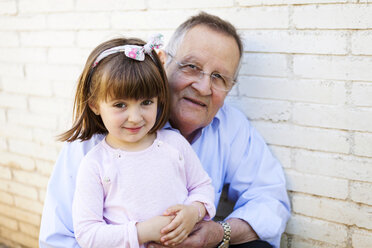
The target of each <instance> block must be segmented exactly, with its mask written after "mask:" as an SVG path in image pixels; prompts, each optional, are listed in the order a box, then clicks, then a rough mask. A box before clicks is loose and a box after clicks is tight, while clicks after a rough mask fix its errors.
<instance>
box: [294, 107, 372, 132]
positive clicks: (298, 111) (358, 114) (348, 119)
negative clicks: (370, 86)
mask: <svg viewBox="0 0 372 248" xmlns="http://www.w3.org/2000/svg"><path fill="white" fill-rule="evenodd" d="M360 120H363V121H360ZM293 122H294V123H296V124H300V125H305V126H318V127H326V128H335V129H346V130H355V131H367V132H372V110H368V109H353V108H348V107H345V106H341V107H339V106H327V105H319V104H317V105H315V104H302V103H296V104H295V105H294V108H293Z"/></svg>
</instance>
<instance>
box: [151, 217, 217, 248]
mask: <svg viewBox="0 0 372 248" xmlns="http://www.w3.org/2000/svg"><path fill="white" fill-rule="evenodd" d="M222 238H223V228H222V226H221V225H220V224H218V223H216V222H214V221H201V222H199V223H197V224H196V225H195V227H194V229H193V230H192V232H191V234H190V235H189V237H188V238H187V239H186V240H185V241H183V242H182V243H181V244H179V245H177V246H175V247H177V248H201V247H205V248H214V247H216V246H218V244H219V243H220V242H221V241H222ZM147 247H148V248H163V247H166V246H162V245H160V244H155V243H150V244H149V245H148V246H147Z"/></svg>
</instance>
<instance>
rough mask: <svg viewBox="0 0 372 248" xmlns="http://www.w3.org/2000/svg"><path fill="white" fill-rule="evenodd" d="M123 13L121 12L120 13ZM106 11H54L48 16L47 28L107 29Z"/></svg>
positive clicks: (108, 26) (107, 17)
mask: <svg viewBox="0 0 372 248" xmlns="http://www.w3.org/2000/svg"><path fill="white" fill-rule="evenodd" d="M120 14H122V15H123V13H120ZM109 20H110V15H109V14H108V13H75V12H74V13H72V12H71V13H56V14H52V15H49V16H48V19H47V22H48V28H50V29H55V30H80V29H98V30H99V29H109V28H110V22H109Z"/></svg>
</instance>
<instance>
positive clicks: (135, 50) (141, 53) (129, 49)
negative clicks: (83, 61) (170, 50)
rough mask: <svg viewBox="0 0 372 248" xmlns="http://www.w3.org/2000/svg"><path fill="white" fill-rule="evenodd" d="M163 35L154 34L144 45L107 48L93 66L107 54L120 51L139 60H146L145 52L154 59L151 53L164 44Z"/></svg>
mask: <svg viewBox="0 0 372 248" xmlns="http://www.w3.org/2000/svg"><path fill="white" fill-rule="evenodd" d="M162 38H163V35H161V34H155V35H152V36H151V37H150V39H149V41H148V42H147V43H146V44H145V45H144V46H137V45H124V46H116V47H112V48H110V49H107V50H105V51H103V52H102V53H101V54H100V55H99V56H98V57H97V58H96V60H95V61H94V63H93V66H92V67H93V68H94V67H96V66H97V65H98V63H99V62H100V61H101V60H102V59H104V58H106V57H107V56H109V55H111V54H114V53H119V52H124V54H125V56H127V57H128V58H131V59H134V60H138V61H144V60H145V54H148V55H150V57H151V58H152V59H154V58H153V57H152V55H151V53H152V50H154V49H155V48H159V47H160V46H162V45H163V40H162Z"/></svg>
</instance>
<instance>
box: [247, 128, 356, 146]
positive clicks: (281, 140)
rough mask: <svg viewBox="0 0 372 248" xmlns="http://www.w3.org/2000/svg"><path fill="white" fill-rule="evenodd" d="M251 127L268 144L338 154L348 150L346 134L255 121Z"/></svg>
mask: <svg viewBox="0 0 372 248" xmlns="http://www.w3.org/2000/svg"><path fill="white" fill-rule="evenodd" d="M253 125H254V126H255V127H256V128H257V129H258V130H259V131H260V133H261V134H262V136H263V137H264V138H265V140H266V142H267V143H269V144H273V145H281V146H289V147H296V148H305V149H311V150H320V151H329V152H338V153H348V152H349V150H350V144H349V142H348V140H349V137H348V133H347V132H343V131H337V130H325V129H319V128H312V127H301V126H294V125H288V124H282V123H273V124H272V123H265V122H256V121H255V122H253ZM299 137H301V138H299Z"/></svg>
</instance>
